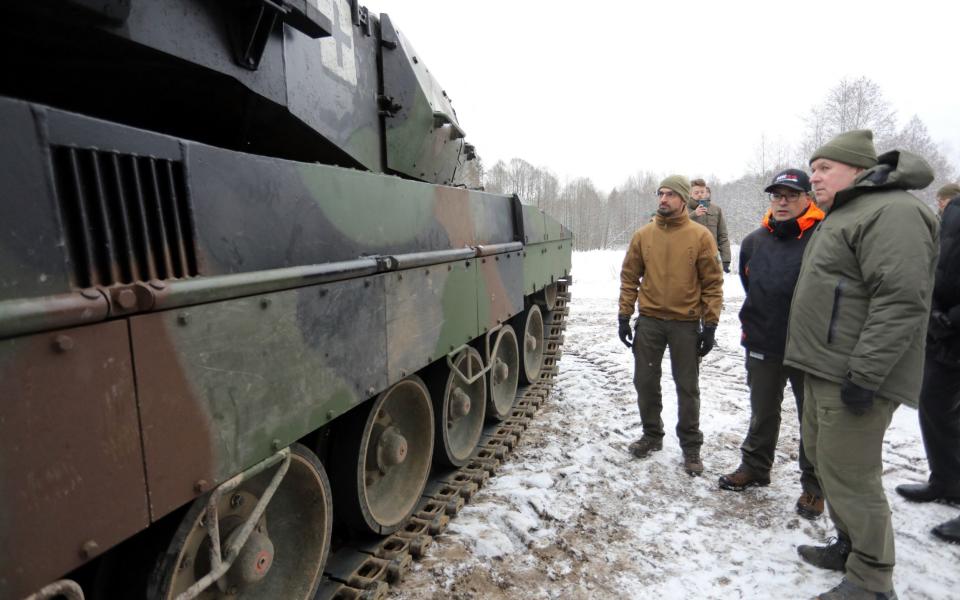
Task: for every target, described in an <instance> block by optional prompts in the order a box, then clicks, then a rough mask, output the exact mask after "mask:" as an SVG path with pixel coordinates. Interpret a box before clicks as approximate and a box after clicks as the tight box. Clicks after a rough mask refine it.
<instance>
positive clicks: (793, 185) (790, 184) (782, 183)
mask: <svg viewBox="0 0 960 600" xmlns="http://www.w3.org/2000/svg"><path fill="white" fill-rule="evenodd" d="M778 187H787V188H790V189H792V190H797V191H800V192H804V193H807V194H809V193H810V177H808V176H807V174H806V173H804V172H803V171H801V170H800V169H787V170H785V171H780V172H779V173H777V174H776V176H775V177H774V178H773V181H772V182H771V183H770V185H768V186H767V187H766V188H765V189H764V190H763V191H764V192H766V193H768V194H769V193H770V192H772V191H773V189H774V188H778Z"/></svg>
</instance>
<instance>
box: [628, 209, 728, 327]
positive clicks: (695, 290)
mask: <svg viewBox="0 0 960 600" xmlns="http://www.w3.org/2000/svg"><path fill="white" fill-rule="evenodd" d="M638 297H639V305H640V314H641V315H643V316H645V317H654V318H657V319H666V320H674V321H697V320H699V319H701V318H702V319H703V321H704V323H707V324H709V325H716V324H717V323H719V321H720V310H721V308H722V307H723V271H722V269H721V266H720V262H719V261H718V260H717V243H716V241H714V239H713V235H712V234H711V233H710V232H709V231H708V230H707V228H706V227H704V226H703V225H699V224H697V223H694V222H693V221H691V220H690V217H689V215H688V214H687V212H686V211H684V212H683V213H682V214H681V215H680V216H678V217H672V218H665V217H662V216H660V215H657V216H656V218H655V219H654V220H653V221H652V222H650V223H648V224H646V225H644V226H643V227H641V228H640V229H638V230H637V232H636V233H634V234H633V239H631V240H630V247H629V248H628V249H627V255H626V256H625V257H624V259H623V267H622V268H621V270H620V314H621V315H632V314H633V308H634V304H636V303H637V301H638Z"/></svg>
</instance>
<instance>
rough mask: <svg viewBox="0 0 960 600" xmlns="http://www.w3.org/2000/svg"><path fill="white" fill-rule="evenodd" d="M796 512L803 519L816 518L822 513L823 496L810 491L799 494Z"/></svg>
mask: <svg viewBox="0 0 960 600" xmlns="http://www.w3.org/2000/svg"><path fill="white" fill-rule="evenodd" d="M797 514H798V515H800V516H801V517H803V518H805V519H816V518H817V517H819V516H820V515H822V514H823V496H817V495H816V494H811V493H810V492H804V493H802V494H800V498H799V499H798V500H797Z"/></svg>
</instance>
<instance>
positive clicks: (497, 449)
mask: <svg viewBox="0 0 960 600" xmlns="http://www.w3.org/2000/svg"><path fill="white" fill-rule="evenodd" d="M569 302H570V280H569V279H561V280H559V281H558V285H557V301H556V305H555V306H554V309H553V310H552V311H548V312H547V313H546V319H544V321H545V327H544V329H545V334H546V335H545V336H544V338H545V340H544V344H545V346H544V353H543V364H542V366H541V369H540V377H539V380H538V381H536V382H535V383H532V384H529V385H527V386H524V387H521V388H519V389H518V390H517V396H516V402H515V403H514V407H513V410H512V412H511V414H510V416H509V417H508V418H507V419H504V420H503V421H502V422H500V423H496V424H493V425H489V426H488V427H487V428H486V429H485V430H484V433H483V436H482V437H481V439H480V444H479V445H478V447H477V449H476V450H475V451H474V454H473V457H471V459H470V461H469V462H468V463H467V464H466V465H464V466H462V467H460V468H459V469H456V470H451V471H445V472H443V473H441V474H439V475H437V474H434V477H433V478H432V479H431V480H430V481H428V482H427V486H426V488H425V489H424V492H423V499H422V500H421V503H420V505H419V506H418V507H417V509H416V510H415V511H414V512H413V515H412V516H410V517H409V518H408V519H407V521H406V522H405V523H404V524H403V526H401V527H400V528H399V529H398V530H397V531H396V532H395V533H393V534H392V535H390V536H388V537H386V538H383V539H380V540H376V541H373V542H370V543H368V544H362V543H360V544H357V543H355V542H354V543H347V544H346V545H344V546H342V547H340V548H338V549H337V550H336V551H335V552H333V553H332V554H331V555H330V557H329V558H328V559H327V565H326V568H325V569H324V580H323V582H322V583H321V585H320V589H319V590H318V591H317V594H316V596H315V597H314V598H315V600H379V599H381V598H384V597H386V595H387V592H388V591H389V589H390V586H391V585H396V584H398V583H400V581H402V579H403V576H404V575H405V574H406V572H407V570H408V569H409V568H410V565H411V563H412V562H413V561H414V560H417V559H419V558H420V557H422V556H424V555H425V553H426V552H427V551H428V549H429V547H430V545H431V544H432V543H433V538H434V536H436V535H438V534H440V533H442V532H443V531H444V530H445V529H446V528H447V526H448V525H449V524H450V519H451V518H453V517H455V516H456V515H457V513H459V512H460V510H461V509H462V508H463V507H464V506H465V504H466V503H467V502H469V501H470V499H471V498H473V496H474V495H475V494H476V493H477V491H478V490H479V489H480V488H481V487H483V485H484V484H485V483H486V482H487V480H488V479H490V477H492V476H493V475H494V474H496V472H497V469H498V468H499V467H500V465H501V464H502V463H503V462H504V461H505V459H506V458H507V457H508V456H509V455H510V453H511V452H512V451H513V449H514V448H516V447H517V444H518V443H519V441H520V438H521V436H522V435H523V432H524V431H526V429H527V427H529V426H530V424H531V422H532V420H533V417H534V415H535V414H536V412H537V410H538V409H539V408H540V407H541V406H542V405H543V403H544V402H545V401H546V399H547V397H548V396H549V394H550V391H551V390H552V389H553V385H554V383H555V378H556V376H557V373H558V372H559V365H558V362H559V360H560V356H561V355H562V354H563V341H564V336H563V333H564V330H565V329H566V327H567V316H568V315H569V314H570V308H569Z"/></svg>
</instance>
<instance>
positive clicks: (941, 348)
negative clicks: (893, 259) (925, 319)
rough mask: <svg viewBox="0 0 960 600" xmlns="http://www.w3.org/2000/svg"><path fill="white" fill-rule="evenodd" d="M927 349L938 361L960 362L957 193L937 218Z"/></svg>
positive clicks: (959, 208) (959, 216) (959, 205)
mask: <svg viewBox="0 0 960 600" xmlns="http://www.w3.org/2000/svg"><path fill="white" fill-rule="evenodd" d="M927 349H928V353H929V355H930V356H932V357H933V358H935V359H937V360H939V361H941V362H945V363H949V364H960V197H957V198H954V199H953V200H951V201H950V202H949V203H948V204H947V205H946V207H944V209H943V216H942V218H941V220H940V259H939V260H938V261H937V279H936V283H935V284H934V286H933V308H932V312H931V318H930V329H929V333H928V335H927Z"/></svg>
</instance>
